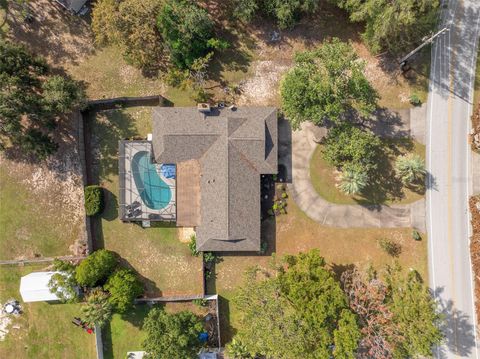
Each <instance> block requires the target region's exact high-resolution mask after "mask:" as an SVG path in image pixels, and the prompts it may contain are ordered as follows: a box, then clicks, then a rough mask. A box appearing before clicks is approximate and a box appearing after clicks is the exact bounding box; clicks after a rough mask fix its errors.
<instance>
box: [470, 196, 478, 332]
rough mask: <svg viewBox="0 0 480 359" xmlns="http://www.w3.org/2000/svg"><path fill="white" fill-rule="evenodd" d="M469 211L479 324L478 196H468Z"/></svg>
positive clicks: (471, 253) (471, 254)
mask: <svg viewBox="0 0 480 359" xmlns="http://www.w3.org/2000/svg"><path fill="white" fill-rule="evenodd" d="M469 202H470V203H469V204H470V213H471V215H472V219H471V223H472V236H471V237H470V256H471V258H472V269H473V274H474V282H475V310H476V312H477V323H479V324H480V320H479V315H480V196H474V197H471V198H470V201H469Z"/></svg>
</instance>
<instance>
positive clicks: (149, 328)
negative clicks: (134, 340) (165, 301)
mask: <svg viewBox="0 0 480 359" xmlns="http://www.w3.org/2000/svg"><path fill="white" fill-rule="evenodd" d="M143 330H144V331H145V332H146V338H145V340H144V341H143V349H144V350H145V351H146V352H147V354H146V355H145V358H146V359H154V358H171V359H188V358H196V357H197V352H198V350H199V349H200V347H201V343H200V341H199V339H198V335H199V334H200V333H201V332H202V331H203V325H202V322H201V321H200V319H199V318H197V317H196V316H195V314H193V313H192V312H188V311H182V312H178V313H175V314H169V313H166V312H165V311H164V310H162V309H159V308H153V309H152V310H150V312H148V315H147V317H146V318H145V321H144V322H143Z"/></svg>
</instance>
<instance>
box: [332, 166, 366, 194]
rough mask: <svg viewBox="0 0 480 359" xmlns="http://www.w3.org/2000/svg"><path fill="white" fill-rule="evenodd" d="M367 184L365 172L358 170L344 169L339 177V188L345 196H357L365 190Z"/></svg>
mask: <svg viewBox="0 0 480 359" xmlns="http://www.w3.org/2000/svg"><path fill="white" fill-rule="evenodd" d="M367 183H368V176H367V173H366V172H365V171H363V170H362V169H358V168H349V167H346V168H344V170H343V172H342V175H341V177H340V184H339V186H338V187H339V188H340V190H341V191H342V192H344V193H346V194H350V195H353V194H357V193H360V192H361V191H362V189H364V188H365V186H366V185H367Z"/></svg>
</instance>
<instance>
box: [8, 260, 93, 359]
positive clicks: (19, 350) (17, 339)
mask: <svg viewBox="0 0 480 359" xmlns="http://www.w3.org/2000/svg"><path fill="white" fill-rule="evenodd" d="M44 269H45V268H44V267H41V266H27V267H2V268H0V302H1V303H4V302H5V301H6V300H8V299H11V298H15V299H17V300H20V299H21V297H20V293H19V291H18V290H19V287H20V278H21V277H22V276H24V275H26V274H28V273H31V272H35V271H41V270H44ZM21 305H22V310H23V312H24V313H23V314H21V315H20V316H19V317H12V318H13V321H12V323H11V325H10V326H9V329H8V330H9V333H8V334H7V335H6V338H5V341H3V342H1V344H0V358H38V359H43V358H44V359H49V358H68V359H70V358H72V359H77V358H78V359H80V358H81V359H89V358H94V357H96V351H95V337H94V336H93V335H92V334H88V333H86V332H85V331H83V330H81V329H80V328H78V327H76V326H74V325H73V324H72V323H71V321H72V319H73V317H75V316H78V315H79V314H80V304H48V303H45V302H38V303H21ZM13 326H15V327H17V328H18V329H15V328H13Z"/></svg>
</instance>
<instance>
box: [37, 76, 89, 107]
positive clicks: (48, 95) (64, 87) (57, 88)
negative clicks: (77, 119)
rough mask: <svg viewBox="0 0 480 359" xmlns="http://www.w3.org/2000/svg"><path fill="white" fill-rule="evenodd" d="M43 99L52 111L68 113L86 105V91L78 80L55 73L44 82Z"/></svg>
mask: <svg viewBox="0 0 480 359" xmlns="http://www.w3.org/2000/svg"><path fill="white" fill-rule="evenodd" d="M42 89H43V101H44V106H45V108H46V109H47V111H49V112H51V113H67V112H69V111H71V110H72V109H73V108H77V109H82V108H84V107H85V91H84V89H83V88H82V87H80V86H79V84H78V83H77V82H76V81H73V80H72V79H69V78H66V77H63V76H58V75H54V76H51V77H49V78H48V79H47V80H45V82H44V83H43V84H42Z"/></svg>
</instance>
